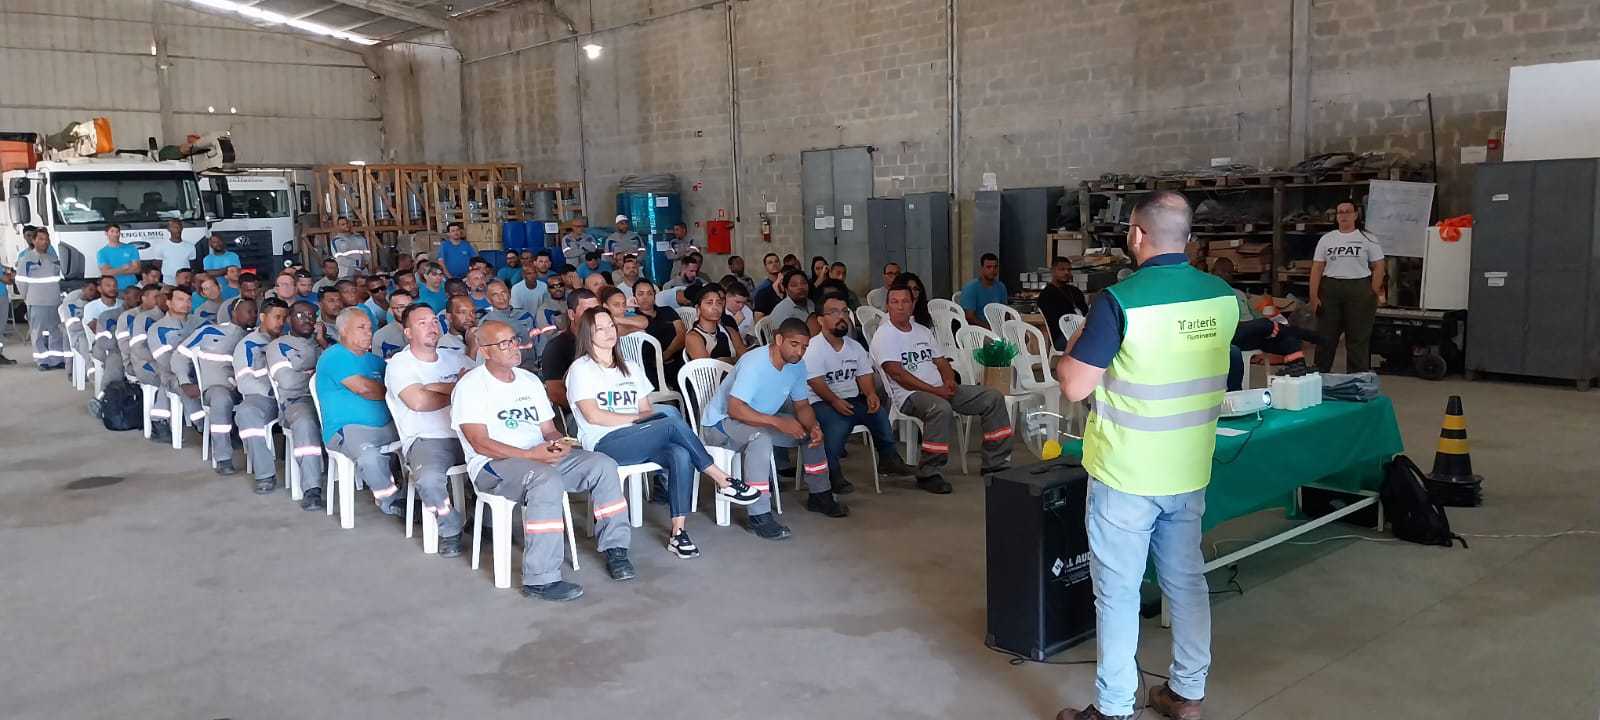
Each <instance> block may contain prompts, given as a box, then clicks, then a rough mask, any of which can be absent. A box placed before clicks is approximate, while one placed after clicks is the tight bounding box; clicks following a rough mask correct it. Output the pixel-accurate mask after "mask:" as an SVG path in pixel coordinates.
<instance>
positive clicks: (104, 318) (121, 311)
mask: <svg viewBox="0 0 1600 720" xmlns="http://www.w3.org/2000/svg"><path fill="white" fill-rule="evenodd" d="M126 314H128V309H127V308H125V307H122V306H121V305H116V306H114V307H112V308H111V309H109V310H106V311H105V312H103V313H101V314H100V317H99V318H98V319H96V320H94V321H93V322H94V327H96V328H97V329H96V330H95V331H94V346H93V348H92V351H93V353H94V359H96V360H99V361H100V368H101V372H104V373H105V374H106V376H105V378H103V379H101V381H100V384H101V385H102V386H103V385H108V384H110V383H111V382H112V381H113V380H121V379H123V378H124V377H125V376H126V372H127V369H126V368H125V367H124V366H123V362H122V346H121V345H119V344H118V343H117V333H118V332H120V331H119V330H118V329H117V328H118V326H120V325H121V324H122V316H123V315H126Z"/></svg>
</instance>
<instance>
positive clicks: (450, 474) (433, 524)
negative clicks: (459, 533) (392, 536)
mask: <svg viewBox="0 0 1600 720" xmlns="http://www.w3.org/2000/svg"><path fill="white" fill-rule="evenodd" d="M400 472H402V473H404V474H405V476H406V537H407V538H410V537H411V534H412V526H411V521H412V517H413V515H412V514H413V512H414V511H415V510H416V509H417V508H419V507H422V510H423V511H424V512H423V513H422V552H423V554H425V555H437V554H438V553H439V515H438V514H437V513H434V512H427V508H426V507H423V506H422V501H421V500H420V499H419V498H418V497H417V484H416V483H415V482H412V479H411V466H410V465H407V464H406V463H405V462H404V461H403V460H402V461H401V463H400ZM444 477H445V480H446V481H447V482H449V483H450V502H452V503H455V507H456V508H457V509H458V510H459V509H460V508H464V507H466V491H465V490H464V489H463V485H464V484H465V482H466V479H467V466H466V465H455V466H452V467H451V468H450V469H449V470H446V471H445V473H444Z"/></svg>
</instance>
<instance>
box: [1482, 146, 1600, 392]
mask: <svg viewBox="0 0 1600 720" xmlns="http://www.w3.org/2000/svg"><path fill="white" fill-rule="evenodd" d="M1473 221H1474V227H1473V238H1472V240H1473V242H1472V278H1471V289H1470V297H1471V308H1470V310H1469V312H1468V314H1467V333H1468V335H1469V338H1468V340H1469V341H1468V343H1467V370H1468V371H1469V372H1479V371H1481V372H1493V373H1508V374H1516V375H1533V376H1540V377H1550V378H1561V379H1567V380H1573V381H1575V382H1576V383H1577V385H1578V387H1580V388H1584V389H1587V387H1588V386H1589V384H1590V383H1591V382H1592V379H1593V378H1594V377H1595V376H1596V375H1600V160H1597V159H1580V160H1539V161H1529V162H1510V163H1495V164H1490V165H1479V166H1478V168H1477V178H1476V185H1475V187H1474V189H1473Z"/></svg>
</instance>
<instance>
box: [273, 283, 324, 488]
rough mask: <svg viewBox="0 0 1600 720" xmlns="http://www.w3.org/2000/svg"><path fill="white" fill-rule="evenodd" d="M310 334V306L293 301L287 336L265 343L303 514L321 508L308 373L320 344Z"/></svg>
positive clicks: (313, 314)
mask: <svg viewBox="0 0 1600 720" xmlns="http://www.w3.org/2000/svg"><path fill="white" fill-rule="evenodd" d="M316 331H317V308H316V306H315V305H312V304H311V303H308V302H296V303H295V304H293V305H290V306H289V332H287V333H284V334H282V335H280V336H278V338H277V339H275V340H273V341H272V343H271V344H269V345H267V375H268V377H270V378H271V381H272V382H273V383H274V384H275V385H276V387H277V392H278V417H280V418H283V421H282V423H283V430H284V435H285V442H288V443H290V445H291V447H293V448H294V449H293V450H292V451H291V452H290V453H289V454H290V455H292V456H293V457H294V462H295V463H296V466H297V468H298V469H299V477H300V491H301V496H300V509H302V510H305V511H307V512H310V511H313V510H321V509H323V508H324V507H327V506H326V505H324V504H323V503H322V420H321V419H320V418H318V417H317V406H316V405H315V404H314V403H313V402H312V401H311V373H312V372H313V371H315V370H316V369H317V360H318V358H319V357H320V356H321V355H322V346H321V345H318V344H317V342H316V340H314V339H312V338H313V336H314V335H315V334H316ZM285 472H287V468H286V469H285Z"/></svg>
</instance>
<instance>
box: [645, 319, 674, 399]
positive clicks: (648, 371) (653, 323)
mask: <svg viewBox="0 0 1600 720" xmlns="http://www.w3.org/2000/svg"><path fill="white" fill-rule="evenodd" d="M645 318H646V319H648V320H649V321H650V324H649V325H646V326H644V331H645V332H647V333H650V336H651V337H653V338H655V339H656V342H659V343H661V350H662V351H663V352H665V351H666V349H667V348H668V347H671V346H672V341H673V340H676V339H678V326H677V325H676V324H674V322H673V321H675V320H677V319H678V313H677V311H675V310H673V309H672V308H666V307H657V308H656V315H655V317H650V316H648V315H647V316H645ZM680 356H681V353H680V354H679V356H672V357H667V358H663V360H662V365H663V366H664V367H665V369H666V371H667V384H666V385H665V387H669V388H672V387H677V384H678V367H679V366H680V365H682V364H683V363H682V362H680V361H679V360H680ZM640 358H641V359H642V360H643V361H644V374H645V375H646V376H647V377H649V378H650V384H652V385H654V386H655V387H658V388H659V387H663V385H662V384H661V378H658V377H656V351H655V349H654V348H651V347H650V346H648V345H646V346H645V347H644V353H643V354H642V355H641V356H640Z"/></svg>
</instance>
